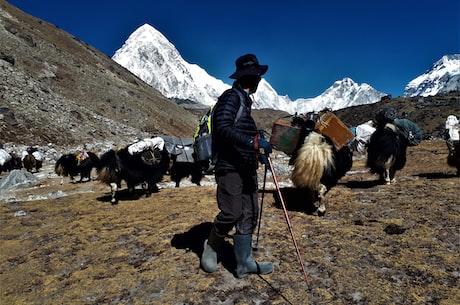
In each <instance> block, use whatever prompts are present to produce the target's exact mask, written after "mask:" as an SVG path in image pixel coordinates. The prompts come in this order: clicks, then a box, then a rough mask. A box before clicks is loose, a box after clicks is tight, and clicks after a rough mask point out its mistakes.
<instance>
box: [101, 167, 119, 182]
mask: <svg viewBox="0 0 460 305" xmlns="http://www.w3.org/2000/svg"><path fill="white" fill-rule="evenodd" d="M97 180H99V181H100V182H102V183H106V184H110V183H114V182H117V175H116V172H115V170H112V169H110V168H109V167H102V168H99V169H98V170H97Z"/></svg>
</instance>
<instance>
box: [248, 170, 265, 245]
mask: <svg viewBox="0 0 460 305" xmlns="http://www.w3.org/2000/svg"><path fill="white" fill-rule="evenodd" d="M267 171H268V167H267V165H265V172H264V185H263V187H262V201H261V202H260V211H259V221H258V223H257V240H256V243H255V244H254V245H253V246H252V248H253V249H254V250H255V251H257V250H259V235H260V221H261V220H262V210H263V208H264V195H265V182H266V181H267Z"/></svg>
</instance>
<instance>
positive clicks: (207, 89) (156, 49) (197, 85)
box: [112, 24, 229, 105]
mask: <svg viewBox="0 0 460 305" xmlns="http://www.w3.org/2000/svg"><path fill="white" fill-rule="evenodd" d="M112 59H113V60H114V61H116V62H117V63H119V64H120V65H122V66H123V67H125V68H127V69H128V70H129V71H131V72H132V73H133V74H134V75H136V76H137V77H139V78H140V79H142V80H143V81H144V82H146V83H147V84H149V85H150V86H152V87H154V88H155V89H157V90H158V91H160V92H161V93H162V94H163V95H164V96H166V97H168V98H171V99H175V100H179V101H193V102H198V103H201V104H205V105H212V104H214V103H215V101H216V100H217V98H218V97H219V95H220V94H221V93H222V92H223V91H224V90H225V89H227V88H228V87H229V86H228V85H226V84H224V83H223V82H222V81H220V80H217V79H215V78H214V77H212V76H210V75H209V74H208V73H207V72H206V71H205V70H203V69H202V68H200V67H199V66H198V65H195V64H189V63H187V62H186V61H185V60H184V59H183V58H182V57H181V55H180V54H179V52H178V51H177V49H176V47H175V46H174V45H173V44H172V43H170V42H169V41H168V39H167V38H166V37H165V36H164V35H163V34H161V33H160V32H159V31H157V30H156V29H155V28H153V27H152V26H150V25H148V24H144V25H142V26H141V27H139V28H138V29H137V30H136V31H134V32H133V33H132V34H131V35H130V36H129V37H128V39H127V40H126V42H125V43H124V45H123V46H122V47H121V48H120V49H119V50H117V51H116V52H115V54H114V55H113V57H112Z"/></svg>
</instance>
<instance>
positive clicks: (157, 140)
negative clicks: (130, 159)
mask: <svg viewBox="0 0 460 305" xmlns="http://www.w3.org/2000/svg"><path fill="white" fill-rule="evenodd" d="M164 145H165V141H164V140H163V138H161V137H152V138H146V139H138V140H137V142H135V143H133V144H131V145H129V146H128V153H129V154H130V155H136V154H140V155H141V159H142V161H143V162H144V163H146V164H148V165H153V164H157V163H158V162H159V160H160V159H161V153H160V152H161V151H163V148H164Z"/></svg>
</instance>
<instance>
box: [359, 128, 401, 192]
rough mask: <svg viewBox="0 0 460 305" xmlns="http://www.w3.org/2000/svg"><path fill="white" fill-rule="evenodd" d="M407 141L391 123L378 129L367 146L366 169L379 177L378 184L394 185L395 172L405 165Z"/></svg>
mask: <svg viewBox="0 0 460 305" xmlns="http://www.w3.org/2000/svg"><path fill="white" fill-rule="evenodd" d="M406 151H407V141H406V139H404V137H402V136H401V135H400V134H399V133H398V132H397V129H396V127H395V125H393V124H391V123H387V124H385V125H384V126H382V127H378V128H377V129H376V130H375V132H374V133H373V134H372V136H371V138H370V139H369V143H368V146H367V163H366V165H367V167H369V169H370V170H371V172H372V173H374V174H378V175H379V176H380V182H381V183H385V184H390V183H395V181H396V180H395V174H396V171H398V170H401V169H403V168H404V166H405V165H406Z"/></svg>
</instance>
